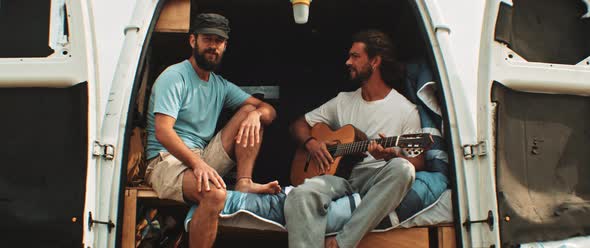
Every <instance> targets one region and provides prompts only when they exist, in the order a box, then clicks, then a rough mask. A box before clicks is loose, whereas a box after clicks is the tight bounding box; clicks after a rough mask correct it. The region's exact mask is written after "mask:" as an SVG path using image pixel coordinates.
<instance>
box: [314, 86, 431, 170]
mask: <svg viewBox="0 0 590 248" xmlns="http://www.w3.org/2000/svg"><path fill="white" fill-rule="evenodd" d="M305 120H306V121H307V123H308V124H309V125H310V126H314V125H315V124H317V123H319V122H323V123H326V124H328V125H329V126H330V127H332V129H334V130H336V129H339V128H341V127H342V126H344V125H347V124H352V125H353V126H355V127H356V128H357V129H359V130H361V131H363V132H364V133H365V134H366V135H367V137H368V138H369V139H378V138H379V133H383V134H385V136H386V137H390V136H399V135H401V134H410V133H420V132H421V130H422V129H421V126H420V116H419V115H418V108H417V107H416V105H414V104H413V103H412V102H410V101H409V100H408V99H406V98H405V97H404V96H402V95H401V94H399V93H398V92H397V91H396V90H394V89H392V90H391V92H389V94H388V95H387V96H386V97H385V98H383V99H381V100H377V101H371V102H367V101H365V100H364V99H363V97H362V95H361V88H359V89H357V90H356V91H353V92H340V93H339V94H338V96H336V97H334V98H332V99H331V100H330V101H328V102H326V103H324V104H323V105H322V106H319V107H318V108H316V109H314V110H312V111H310V112H308V113H307V114H305ZM374 161H375V158H373V157H372V156H371V155H369V156H368V157H367V158H365V159H364V160H363V162H362V163H363V164H365V163H370V162H374Z"/></svg>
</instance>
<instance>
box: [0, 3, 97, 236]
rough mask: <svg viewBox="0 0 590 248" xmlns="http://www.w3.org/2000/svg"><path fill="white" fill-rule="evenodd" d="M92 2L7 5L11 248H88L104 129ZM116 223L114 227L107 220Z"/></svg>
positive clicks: (4, 151) (5, 155)
mask: <svg viewBox="0 0 590 248" xmlns="http://www.w3.org/2000/svg"><path fill="white" fill-rule="evenodd" d="M91 13H92V9H91V6H90V5H89V2H88V1H87V0H77V1H74V0H52V1H35V0H19V1H1V3H0V32H1V33H2V38H1V39H0V113H1V114H2V121H0V137H1V139H0V150H1V152H0V154H1V156H0V157H1V158H0V169H1V172H0V219H2V222H3V224H2V225H1V227H0V233H1V235H0V236H1V237H2V241H1V242H2V246H3V247H87V246H86V245H85V244H88V243H89V242H91V237H90V235H89V232H92V231H94V230H95V229H96V228H103V227H98V226H101V224H99V222H96V221H102V219H99V218H96V216H92V217H90V213H93V214H94V213H95V211H94V209H95V208H96V203H97V202H96V195H95V191H96V189H95V182H96V172H97V170H98V169H97V167H96V159H95V157H94V155H95V154H96V155H99V156H106V155H107V154H105V153H103V151H104V150H101V149H102V148H101V149H94V148H100V146H95V140H97V139H96V137H97V131H96V130H97V127H99V126H100V122H99V119H98V118H97V116H96V115H97V113H99V112H100V111H99V109H98V108H99V106H100V105H99V104H98V103H99V96H100V89H99V85H98V81H97V78H96V63H95V54H94V47H95V45H94V32H93V24H92V17H91ZM104 228H107V225H104Z"/></svg>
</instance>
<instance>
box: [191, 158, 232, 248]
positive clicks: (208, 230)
mask: <svg viewBox="0 0 590 248" xmlns="http://www.w3.org/2000/svg"><path fill="white" fill-rule="evenodd" d="M203 188H204V187H203ZM210 188H211V190H210V191H204V189H203V191H201V192H200V193H198V192H197V179H196V177H195V174H194V173H193V171H192V170H190V169H189V170H186V171H185V172H184V176H183V179H182V191H183V194H184V196H185V197H186V198H187V199H189V200H191V201H194V202H198V203H199V207H198V208H197V210H195V213H194V214H193V217H192V219H191V222H190V226H189V229H188V232H189V246H190V247H191V248H200V247H207V248H208V247H213V243H214V242H215V237H216V236H217V224H218V222H219V221H218V220H219V212H221V210H222V209H223V206H224V204H225V196H226V192H225V189H218V188H217V187H215V185H213V184H211V187H210Z"/></svg>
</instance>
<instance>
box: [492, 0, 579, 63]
mask: <svg viewBox="0 0 590 248" xmlns="http://www.w3.org/2000/svg"><path fill="white" fill-rule="evenodd" d="M587 8H588V6H586V4H584V1H581V0H570V1H552V0H534V1H532V0H515V1H514V6H512V7H510V6H508V5H507V4H505V3H502V4H501V5H500V11H499V12H498V21H497V23H496V34H495V35H496V37H495V39H496V40H497V41H500V42H503V43H506V44H507V45H508V47H509V48H510V49H512V50H513V51H515V52H516V53H518V54H519V55H520V56H521V57H523V58H524V59H526V60H527V61H530V62H544V63H557V64H569V65H572V64H578V63H579V62H581V61H582V60H584V59H585V58H587V57H588V56H590V42H588V41H590V32H588V30H590V17H588V16H589V15H590V14H587V13H590V10H588V9H587Z"/></svg>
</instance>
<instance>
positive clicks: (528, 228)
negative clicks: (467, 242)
mask: <svg viewBox="0 0 590 248" xmlns="http://www.w3.org/2000/svg"><path fill="white" fill-rule="evenodd" d="M586 2H587V1H586ZM486 4H487V6H486V8H485V12H484V24H483V29H482V39H481V49H480V61H479V76H478V81H479V82H478V84H479V85H478V91H479V92H478V106H477V110H478V137H480V138H481V140H487V145H488V146H489V149H488V150H489V151H491V152H490V154H488V156H487V157H488V158H489V161H488V163H484V164H482V165H481V169H480V171H481V174H480V175H479V176H478V178H477V180H479V184H480V186H479V187H480V189H482V191H481V192H480V196H479V198H478V199H480V200H481V201H482V202H485V203H484V204H487V203H489V201H491V200H492V199H494V198H497V204H496V207H497V212H496V211H495V210H494V209H493V208H492V209H491V210H492V211H490V217H491V221H490V222H489V223H490V224H492V225H488V226H486V228H488V227H489V230H491V231H492V232H493V234H494V235H497V239H499V241H500V244H501V245H502V246H505V247H514V246H518V245H519V244H524V243H530V242H542V241H550V240H563V239H566V238H569V237H573V236H586V235H589V234H590V201H589V200H590V180H588V178H590V167H588V154H590V153H589V151H590V148H589V147H588V145H587V144H588V143H589V142H588V138H590V136H589V134H590V117H588V113H589V112H590V98H589V97H588V96H589V95H590V84H588V83H589V79H590V66H589V64H590V57H589V56H590V42H589V41H590V32H588V31H590V19H588V18H585V17H583V16H584V14H585V13H587V12H588V9H587V7H588V6H587V5H586V4H584V1H581V0H568V1H551V0H534V1H533V0H514V1H500V0H493V1H487V3H486ZM488 192H495V194H494V195H487V194H488ZM474 200H475V199H474ZM471 201H472V200H470V202H471ZM482 211H483V209H482ZM480 217H481V216H480ZM484 225H485V224H479V225H478V226H484ZM473 228H475V226H473V227H472V230H473ZM486 247H489V244H488V246H486ZM496 247H497V245H496Z"/></svg>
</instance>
